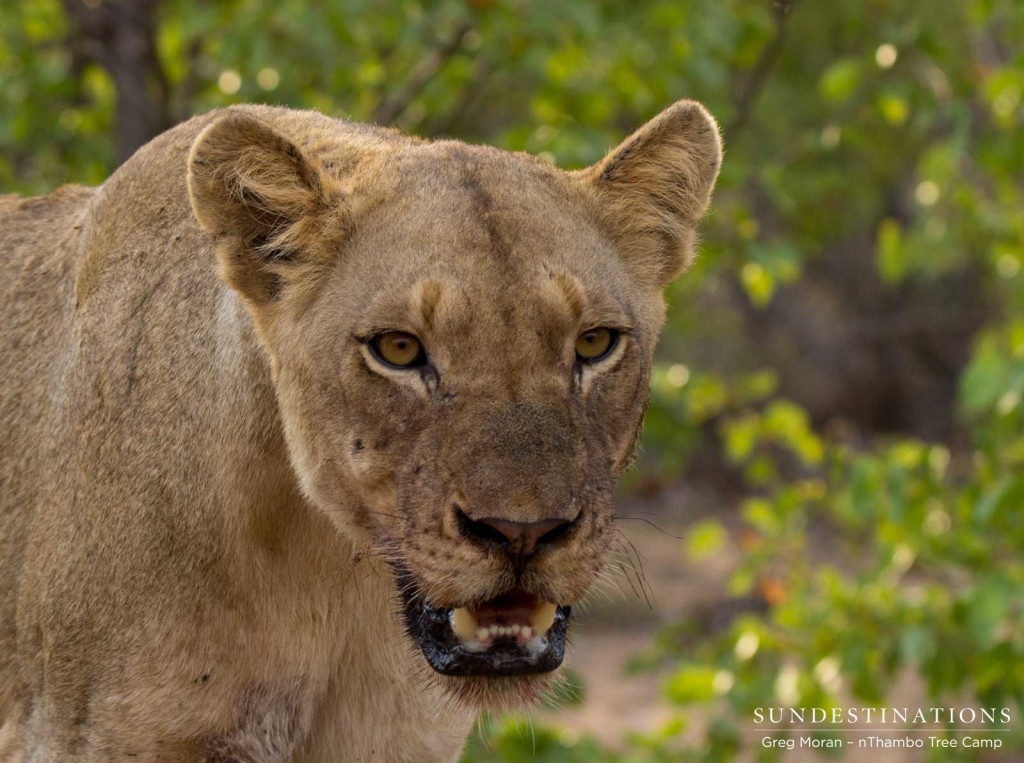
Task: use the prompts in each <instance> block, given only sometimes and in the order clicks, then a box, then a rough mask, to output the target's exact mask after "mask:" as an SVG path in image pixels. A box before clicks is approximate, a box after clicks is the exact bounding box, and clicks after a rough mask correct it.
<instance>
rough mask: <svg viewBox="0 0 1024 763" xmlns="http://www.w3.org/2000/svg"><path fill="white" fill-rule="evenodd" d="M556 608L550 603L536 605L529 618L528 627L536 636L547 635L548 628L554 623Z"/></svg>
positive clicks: (544, 602)
mask: <svg viewBox="0 0 1024 763" xmlns="http://www.w3.org/2000/svg"><path fill="white" fill-rule="evenodd" d="M556 609H557V607H556V606H555V605H554V604H552V603H551V602H550V601H543V602H541V603H540V604H538V605H537V608H536V609H534V610H533V614H532V615H531V616H530V625H532V626H533V630H534V632H535V633H537V634H538V635H540V634H542V633H547V632H548V628H550V627H551V625H552V624H553V623H554V622H555V610H556Z"/></svg>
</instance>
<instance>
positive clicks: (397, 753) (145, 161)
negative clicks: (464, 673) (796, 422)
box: [0, 102, 721, 763]
mask: <svg viewBox="0 0 1024 763" xmlns="http://www.w3.org/2000/svg"><path fill="white" fill-rule="evenodd" d="M720 154H721V148H720V144H719V141H718V136H717V130H716V127H715V124H714V122H713V120H712V119H711V118H710V117H709V116H708V115H707V113H706V112H705V111H704V110H703V109H702V108H701V107H700V106H698V105H697V104H694V103H691V102H681V103H679V104H676V105H675V106H673V107H671V108H670V109H668V110H667V111H666V112H664V113H663V114H662V115H661V116H659V117H658V118H656V119H655V120H654V121H653V122H651V123H650V124H649V125H648V126H646V127H645V128H642V129H641V130H640V131H639V132H638V133H636V134H635V135H634V136H633V137H631V138H630V139H628V140H627V141H626V142H625V143H624V144H623V145H622V146H621V147H620V148H618V149H616V150H614V151H612V152H611V153H610V154H609V156H608V158H606V159H605V160H604V161H603V162H601V163H600V164H599V165H597V166H596V167H594V168H592V169H590V170H587V171H581V172H575V173H565V172H561V171H559V170H557V169H555V168H553V167H551V166H549V165H547V164H546V163H544V162H542V161H540V160H537V159H534V158H532V157H528V156H525V155H518V154H510V153H506V152H501V151H497V150H495V149H489V148H482V147H471V146H466V145H464V144H461V143H455V142H443V141H442V142H435V143H430V142H426V141H419V140H415V139H412V138H407V137H404V136H401V135H399V134H398V133H395V132H392V131H387V130H383V129H379V128H373V127H367V126H363V125H357V124H351V123H346V122H342V121H337V120H333V119H329V118H327V117H324V116H321V115H318V114H315V113H311V112H298V111H289V110H285V109H273V108H266V107H236V108H232V109H228V110H224V111H219V112H213V113H210V114H207V115H204V116H201V117H197V118H196V119H193V120H191V121H190V122H187V123H185V124H183V125H181V126H179V127H176V128H174V129H173V130H170V131H169V132H167V133H165V134H164V135H162V136H160V137H159V138H157V139H156V140H154V141H153V142H152V143H150V144H149V145H147V146H146V147H144V148H143V149H141V150H140V151H139V152H138V153H137V154H136V155H135V156H134V157H133V158H132V159H131V160H129V161H128V162H127V163H126V164H125V165H124V166H123V167H121V168H120V169H119V170H118V171H117V172H116V173H115V174H114V175H113V176H112V177H111V178H110V179H109V180H108V181H107V182H106V183H105V184H104V185H103V186H101V187H99V188H96V189H89V188H81V187H67V188H62V189H60V190H59V191H57V192H56V193H54V194H52V195H50V196H47V197H44V198H36V199H18V198H14V197H2V198H0V222H2V225H0V295H2V299H0V321H2V323H0V364H2V366H3V369H4V372H3V379H2V398H0V426H2V436H0V760H3V761H25V762H26V763H27V762H28V761H33V762H40V763H41V762H43V761H66V760H76V761H114V760H116V761H120V760H137V761H194V760H209V761H228V760H232V761H324V762H326V761H347V760H352V761H356V760H358V761H369V760H381V761H433V760H438V761H443V760H454V759H455V758H456V757H457V756H458V754H459V751H460V749H461V747H462V744H463V741H464V739H465V736H466V734H467V733H468V731H469V729H470V727H471V724H472V722H473V720H474V718H475V717H476V714H477V713H478V712H479V710H480V709H481V708H502V707H506V706H514V705H517V704H521V703H522V702H524V701H529V700H530V699H531V698H532V697H534V696H536V695H537V693H538V692H539V691H540V690H541V689H542V688H543V685H544V679H542V678H534V677H520V678H514V679H496V678H494V679H488V678H475V679H458V678H442V677H441V676H438V675H436V674H434V673H432V671H430V669H429V668H428V667H427V665H426V663H425V661H424V659H423V657H422V655H421V654H420V653H419V651H418V648H417V647H416V645H415V644H413V643H412V642H411V641H410V639H409V638H408V637H407V636H406V634H405V632H404V629H403V625H402V623H401V621H400V619H399V617H398V612H397V603H396V599H397V596H396V590H395V585H396V584H395V582H394V578H393V576H392V572H391V568H390V567H389V562H392V561H400V562H401V563H402V564H403V565H404V566H405V567H406V568H407V569H408V570H409V571H410V572H411V573H412V574H413V576H414V578H415V579H416V580H417V583H418V585H419V586H420V587H421V589H422V591H423V592H424V593H425V595H426V596H427V598H428V599H429V600H430V601H431V603H433V604H435V605H436V606H456V605H461V604H466V603H471V602H475V601H481V600H483V599H486V598H488V597H491V596H493V595H495V594H497V593H500V592H502V591H504V590H506V589H507V588H508V587H509V586H511V585H513V584H516V583H517V584H519V585H522V586H523V587H525V588H527V589H529V590H531V591H532V592H534V593H535V594H537V595H538V596H541V597H543V598H546V599H548V600H551V601H556V602H558V603H561V604H572V603H575V602H578V601H579V600H580V599H581V598H582V597H583V596H584V594H585V593H586V591H587V589H588V588H589V587H590V585H591V583H592V582H594V580H595V579H596V578H597V577H598V575H599V574H600V572H601V568H602V566H603V564H604V562H605V559H606V556H607V555H608V549H609V548H610V547H611V546H612V544H613V540H612V533H611V528H610V524H611V490H612V486H613V484H614V480H615V478H616V477H617V475H618V474H619V472H621V470H622V468H623V467H624V465H625V464H626V463H627V461H628V459H629V457H630V454H631V451H632V448H633V445H634V442H635V438H636V435H637V432H638V430H639V426H640V419H641V417H642V414H643V409H644V405H645V402H646V388H647V379H648V374H649V368H650V362H651V356H652V352H653V348H654V344H655V341H656V336H657V332H658V330H659V328H660V325H661V322H662V320H663V315H664V306H663V302H662V298H661V294H660V290H661V288H662V287H663V286H664V285H665V284H666V283H667V282H668V281H669V280H670V279H671V278H672V277H674V276H675V275H677V274H678V273H679V272H680V271H681V270H682V268H683V267H684V266H685V264H686V262H687V261H688V259H689V257H690V256H691V248H692V242H693V236H694V229H695V226H696V224H697V221H698V219H699V217H700V216H701V214H702V213H703V212H704V209H705V207H706V206H707V201H708V197H709V195H710V193H711V189H712V186H713V184H714V179H715V176H716V174H717V171H718V163H719V160H720ZM218 273H219V274H220V278H218V277H217V274H218ZM597 325H610V326H615V327H619V328H622V329H623V330H624V336H623V341H622V342H620V346H619V347H618V348H617V349H616V350H615V353H614V354H613V356H611V357H610V358H609V359H608V360H607V361H605V362H604V363H602V364H601V365H600V366H595V367H593V368H586V369H584V370H582V372H579V373H577V372H575V371H574V366H573V364H574V357H575V356H574V350H573V346H574V341H575V337H576V336H577V335H578V334H579V333H580V332H581V331H583V330H585V329H587V328H591V327H593V326H597ZM388 329H400V330H405V331H411V332H414V333H415V334H416V335H417V336H419V337H420V339H421V340H422V341H423V343H424V345H425V346H426V348H427V349H428V352H429V353H430V357H431V362H432V364H433V367H434V369H435V372H434V373H432V374H418V373H412V372H409V371H400V370H395V369H388V368H385V367H381V366H380V365H379V364H376V363H375V361H374V359H373V357H371V355H370V354H369V353H368V350H367V348H366V346H365V345H364V344H363V341H364V340H365V339H366V338H367V337H369V336H372V335H373V333H374V332H379V331H383V330H388ZM456 502H458V503H459V505H460V506H462V507H463V508H464V510H465V512H466V513H467V514H468V515H470V516H471V517H474V518H480V517H500V518H506V519H511V520H515V521H539V520H541V519H549V518H551V517H556V518H562V519H566V520H570V519H575V520H576V524H575V526H574V527H575V529H574V531H573V532H572V533H571V534H570V535H569V536H568V537H567V538H566V539H565V540H564V541H563V542H562V543H561V545H560V546H559V547H558V548H555V549H551V550H549V551H546V552H544V553H542V554H540V555H539V556H538V557H537V559H536V560H535V562H534V563H532V564H531V565H530V566H529V568H527V570H526V571H525V573H523V575H522V576H521V578H520V579H519V580H518V581H516V580H515V574H514V572H513V571H512V569H511V568H510V566H509V564H508V562H507V559H505V558H504V557H503V556H502V555H501V554H500V553H493V552H492V551H489V550H487V549H485V548H482V547H480V546H478V545H475V544H473V543H470V542H468V541H467V540H466V539H464V538H462V537H460V535H459V532H458V530H457V528H456V526H455V522H454V519H453V514H452V507H453V504H454V503H456Z"/></svg>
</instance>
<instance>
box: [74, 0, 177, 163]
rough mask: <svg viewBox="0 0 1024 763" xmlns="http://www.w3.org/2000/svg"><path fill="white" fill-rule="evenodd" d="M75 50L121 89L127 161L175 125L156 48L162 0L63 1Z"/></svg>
mask: <svg viewBox="0 0 1024 763" xmlns="http://www.w3.org/2000/svg"><path fill="white" fill-rule="evenodd" d="M63 4H64V10H65V12H66V13H67V15H68V19H69V20H70V21H71V26H72V35H73V37H72V42H71V47H72V50H73V51H75V53H76V54H77V55H80V56H82V57H83V58H84V59H86V60H90V61H92V62H94V63H96V64H98V65H99V66H101V67H102V68H103V69H105V70H106V71H107V73H108V74H109V75H110V76H111V78H112V79H113V80H114V86H115V88H116V89H117V107H116V115H115V124H116V130H117V155H118V158H119V159H120V161H124V160H125V159H127V158H128V157H129V156H131V155H132V154H133V153H135V150H136V149H137V148H138V147H139V146H141V145H142V144H143V143H145V142H146V141H148V140H149V139H150V138H153V137H154V136H155V135H157V134H159V133H161V132H163V130H165V129H166V128H167V127H169V126H170V117H169V109H168V86H167V78H166V76H165V75H164V70H163V67H162V66H161V64H160V58H159V56H158V55H157V50H156V24H157V18H156V17H157V10H158V8H159V5H160V0H107V2H103V3H96V2H86V1H85V0H63Z"/></svg>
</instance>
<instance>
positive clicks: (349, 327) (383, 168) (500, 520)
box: [190, 103, 720, 706]
mask: <svg viewBox="0 0 1024 763" xmlns="http://www.w3.org/2000/svg"><path fill="white" fill-rule="evenodd" d="M346 138H348V140H346ZM719 155H720V148H719V144H718V138H717V132H716V129H715V127H714V123H713V122H712V121H711V120H710V117H708V116H707V115H706V113H705V112H704V111H703V109H701V108H700V107H699V106H696V105H695V104H691V103H681V104H677V106H675V107H673V108H672V109H669V110H668V111H666V112H665V113H663V114H662V115H661V116H660V117H659V118H658V119H656V120H654V122H652V123H650V124H649V125H647V126H646V127H645V128H643V129H642V130H641V131H640V132H639V133H637V134H636V135H635V136H633V137H632V138H631V139H630V140H628V141H627V142H626V143H625V144H623V146H622V147H620V148H619V149H617V150H616V151H614V152H612V153H611V154H610V155H609V157H608V158H606V159H605V160H604V162H602V163H601V164H599V165H598V166H597V167H595V168H593V169H591V170H589V171H585V172H582V173H564V172H560V171H558V170H556V169H554V168H552V167H550V166H548V165H547V164H545V163H543V162H540V161H538V160H535V159H533V158H530V157H525V156H521V155H513V154H508V153H505V152H499V151H495V150H493V149H484V148H475V147H469V146H465V145H463V144H458V143H450V142H442V143H425V142H418V141H412V140H408V139H400V138H397V137H395V136H392V135H385V136H381V137H379V138H377V139H375V140H370V139H368V138H367V137H366V136H365V134H360V135H358V136H352V135H350V134H348V133H347V132H346V130H345V127H344V126H343V125H339V136H338V137H337V142H331V141H328V142H327V143H326V144H324V143H322V142H321V143H320V144H319V145H317V146H315V147H311V148H304V147H300V146H297V145H296V144H295V143H293V142H292V141H291V140H290V139H289V138H285V137H283V135H281V134H280V133H278V132H276V131H275V130H273V129H272V128H271V126H268V125H266V124H264V123H262V122H259V121H257V120H255V119H253V118H252V117H250V116H246V115H242V114H238V115H233V116H231V117H228V118H227V119H225V120H221V121H219V122H217V123H215V124H214V125H213V126H211V127H210V128H208V129H207V131H206V132H204V134H203V135H202V136H200V138H199V139H198V141H197V144H196V146H195V148H194V149H193V155H192V165H191V169H190V187H191V189H192V195H193V206H194V208H195V210H196V214H197V216H198V217H199V219H200V221H201V222H202V223H203V225H204V227H205V228H206V229H207V230H208V231H209V232H210V233H212V234H213V235H214V236H216V237H217V241H218V256H219V259H220V266H221V273H222V275H223V277H224V278H225V280H227V282H228V283H229V284H231V285H232V286H233V287H235V288H236V289H237V290H238V291H239V292H240V293H241V294H242V296H243V297H244V298H245V299H246V301H247V303H248V305H249V307H250V311H251V313H252V315H253V318H254V321H255V323H256V325H257V328H258V329H259V332H260V335H261V338H262V340H263V342H264V344H265V346H266V349H267V351H268V354H269V356H270V358H271V362H272V366H273V370H274V376H275V383H276V385H277V390H278V400H279V404H280V412H281V417H282V420H283V422H284V426H285V432H286V437H287V440H288V444H289V450H290V453H291V456H292V461H293V465H294V468H295V471H296V473H297V475H298V477H299V479H300V482H301V484H302V487H303V489H304V491H305V493H306V494H307V495H308V497H309V498H310V499H311V501H312V502H313V503H314V504H315V505H316V506H317V507H318V508H319V509H320V510H322V511H324V512H326V513H327V514H328V515H329V516H330V517H331V518H332V519H333V520H334V523H335V524H336V526H337V527H338V528H339V530H340V531H341V532H343V533H345V534H346V535H348V536H349V537H350V538H351V539H352V540H353V541H354V542H355V543H356V544H357V545H358V546H359V547H360V548H361V549H362V550H363V553H365V554H369V555H374V556H379V557H380V558H382V559H384V560H385V561H386V563H387V564H388V566H389V568H390V570H391V573H392V574H393V575H394V577H395V580H396V587H397V590H398V592H399V599H400V607H399V608H398V609H399V612H398V616H399V617H401V618H402V620H403V624H404V626H405V629H406V630H407V632H408V634H409V636H410V638H411V639H412V641H413V642H414V643H415V644H416V646H418V648H419V649H420V650H421V651H422V654H423V656H424V657H425V659H426V662H427V663H428V664H429V665H430V667H431V668H433V669H434V671H436V672H437V673H438V674H441V676H443V678H441V679H440V680H442V681H444V682H445V684H446V686H448V687H449V688H450V690H451V691H452V692H453V693H454V694H455V695H456V696H458V697H460V698H462V699H465V700H468V701H472V702H476V703H482V704H485V705H490V706H494V705H507V704H508V703H510V702H516V701H517V700H521V699H523V698H527V697H530V696H532V695H534V694H536V692H537V690H538V688H539V687H540V686H542V685H543V679H542V678H541V676H543V674H546V673H549V672H550V671H553V670H554V669H556V668H557V667H558V666H559V665H560V663H561V661H562V657H563V654H564V648H565V636H566V631H567V628H568V625H569V621H570V618H571V612H572V607H573V605H575V604H576V603H577V602H579V601H580V600H581V599H582V598H583V596H584V595H585V594H586V592H587V590H588V589H589V588H590V586H591V585H592V584H593V582H594V581H595V579H596V578H597V577H598V575H599V574H600V572H601V569H602V567H603V565H604V563H605V561H606V558H607V556H608V552H609V548H610V546H611V545H612V533H613V523H612V515H613V508H612V491H613V488H614V484H615V480H616V478H617V476H618V475H619V474H620V473H621V471H622V469H623V468H624V467H625V465H626V463H627V461H628V459H629V457H630V455H631V453H632V450H633V446H634V443H635V441H636V438H637V434H638V432H639V428H640V424H641V419H642V416H643V412H644V409H645V406H646V401H647V382H648V376H649V370H650V365H651V358H652V353H653V349H654V344H655V341H656V336H657V332H658V330H659V328H660V326H661V323H662V320H663V317H664V307H663V301H662V298H661V288H662V287H663V286H664V284H665V283H666V282H667V280H669V279H670V278H671V277H673V276H674V275H675V274H676V273H677V272H679V270H680V269H681V268H682V267H683V266H684V265H685V262H686V260H687V258H688V257H689V250H690V247H691V243H692V236H693V228H694V226H695V224H696V221H697V219H698V218H699V216H700V215H701V213H702V212H703V210H704V208H705V207H706V205H707V200H708V195H709V194H710V191H711V186H712V184H713V182H714V178H715V175H716V173H717V168H718V162H719Z"/></svg>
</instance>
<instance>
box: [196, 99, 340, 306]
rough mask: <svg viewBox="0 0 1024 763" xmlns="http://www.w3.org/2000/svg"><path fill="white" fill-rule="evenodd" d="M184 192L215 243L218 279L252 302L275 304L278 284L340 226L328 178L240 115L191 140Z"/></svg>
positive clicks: (317, 254)
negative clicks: (272, 302) (186, 183)
mask: <svg viewBox="0 0 1024 763" xmlns="http://www.w3.org/2000/svg"><path fill="white" fill-rule="evenodd" d="M188 188H189V196H190V198H191V202H192V210H193V212H194V213H195V216H196V218H197V219H198V220H199V223H200V225H201V226H202V227H203V229H204V230H205V231H206V232H207V233H209V234H210V235H212V236H213V237H214V239H215V240H216V242H217V257H218V262H219V266H220V273H221V277H222V278H223V279H224V280H225V281H227V283H228V284H230V285H231V286H232V287H234V288H235V289H236V290H238V291H239V292H240V293H241V294H242V295H243V296H245V297H246V298H248V299H249V300H251V301H252V302H254V303H256V304H262V303H264V302H268V301H270V300H272V299H274V298H276V297H277V295H278V292H279V291H280V289H281V285H282V281H283V280H286V279H287V277H288V276H289V274H292V275H294V273H295V271H296V270H297V269H301V268H302V266H303V265H308V264H311V263H313V262H315V261H317V260H318V259H321V258H322V257H323V256H324V254H325V250H327V249H329V248H330V247H329V246H325V244H327V243H329V241H328V240H329V239H331V238H333V237H337V238H339V239H340V237H341V236H342V235H343V233H344V229H345V227H346V226H345V224H344V222H345V221H344V214H343V211H344V210H343V209H342V207H343V203H342V199H341V196H342V194H341V193H340V191H338V190H337V188H336V186H335V185H334V183H333V182H332V180H331V178H329V177H328V176H327V175H325V173H324V172H323V170H322V169H321V168H320V167H319V166H318V165H317V164H316V163H314V162H312V161H310V159H308V158H307V157H306V156H305V155H304V154H303V152H302V150H301V149H300V148H299V147H298V146H296V145H295V144H294V143H293V142H292V141H290V140H289V139H288V138H286V137H284V136H283V135H280V134H279V133H277V132H276V131H275V130H273V129H272V128H271V127H269V126H268V125H266V124H264V123H263V122H261V121H259V120H258V119H255V118H253V117H251V116H249V115H246V114H242V113H233V114H228V115H227V116H225V117H222V118H221V119H218V120H217V121H216V122H214V123H213V124H211V125H210V126H209V127H207V128H206V129H205V130H203V132H202V133H200V134H199V137H198V138H196V141H195V143H194V144H193V146H192V151H191V154H190V156H189V166H188ZM335 243H340V241H339V242H335Z"/></svg>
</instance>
